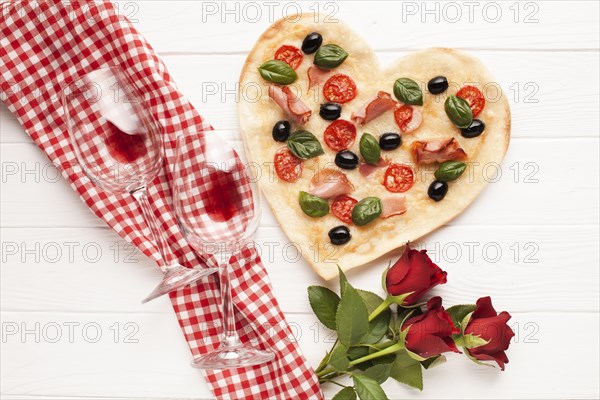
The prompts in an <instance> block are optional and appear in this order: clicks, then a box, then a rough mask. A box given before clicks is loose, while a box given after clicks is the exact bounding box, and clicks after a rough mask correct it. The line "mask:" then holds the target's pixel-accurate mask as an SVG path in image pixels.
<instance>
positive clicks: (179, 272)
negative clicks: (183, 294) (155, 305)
mask: <svg viewBox="0 0 600 400" xmlns="http://www.w3.org/2000/svg"><path fill="white" fill-rule="evenodd" d="M215 272H217V268H201V269H193V268H186V267H184V266H182V265H175V266H171V267H170V268H169V269H168V270H167V272H165V274H164V276H163V279H162V281H161V282H160V283H159V284H158V286H156V287H155V288H154V290H153V291H152V292H151V293H150V294H149V295H148V296H147V297H146V298H145V299H144V300H142V304H145V303H147V302H149V301H151V300H154V299H156V298H157V297H160V296H163V295H165V294H167V293H170V292H172V291H174V290H177V289H181V288H183V287H184V286H187V285H189V284H190V283H194V282H196V281H198V280H200V279H202V278H204V277H205V276H208V275H211V274H214V273H215Z"/></svg>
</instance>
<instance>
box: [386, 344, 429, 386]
mask: <svg viewBox="0 0 600 400" xmlns="http://www.w3.org/2000/svg"><path fill="white" fill-rule="evenodd" d="M390 377H391V378H394V379H395V380H397V381H398V382H400V383H404V384H405V385H408V386H412V387H414V388H417V389H419V390H423V370H422V369H421V363H419V362H418V361H415V360H413V359H412V358H410V357H409V356H408V353H407V352H406V351H405V350H403V351H401V352H399V353H398V354H397V355H396V360H395V361H394V362H393V363H392V368H391V371H390Z"/></svg>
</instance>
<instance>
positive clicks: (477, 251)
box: [0, 1, 600, 399]
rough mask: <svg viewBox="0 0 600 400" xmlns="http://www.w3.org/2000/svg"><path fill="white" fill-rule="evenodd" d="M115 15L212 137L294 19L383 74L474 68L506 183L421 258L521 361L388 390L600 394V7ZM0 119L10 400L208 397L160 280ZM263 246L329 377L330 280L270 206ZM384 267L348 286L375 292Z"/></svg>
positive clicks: (141, 11) (162, 10)
mask: <svg viewBox="0 0 600 400" xmlns="http://www.w3.org/2000/svg"><path fill="white" fill-rule="evenodd" d="M120 6H121V11H122V12H123V13H124V14H125V15H126V16H128V17H129V18H130V19H132V20H133V21H134V22H135V26H136V27H137V29H139V31H141V32H142V33H143V34H144V35H145V36H146V37H147V39H148V40H149V41H150V43H151V44H152V45H153V46H154V48H155V49H156V50H157V51H158V53H159V54H160V55H161V56H162V58H163V59H164V61H165V63H166V64H167V66H168V68H169V70H170V72H171V73H172V74H173V75H174V77H175V80H176V82H177V84H178V86H179V88H180V89H181V90H182V91H183V93H184V94H185V95H186V96H187V97H188V98H189V99H190V100H191V101H192V103H193V104H194V105H195V106H196V107H197V109H198V110H199V111H200V113H201V114H203V115H204V116H205V117H206V118H207V119H208V120H209V121H211V122H212V123H213V125H214V126H215V127H216V128H236V127H237V120H236V99H235V94H234V88H235V83H236V81H237V79H238V74H239V71H240V68H241V66H242V63H243V61H244V58H245V56H246V54H247V52H248V51H249V49H250V48H251V46H252V45H253V43H254V41H255V40H256V39H257V37H258V36H259V34H260V33H261V32H262V31H263V30H264V29H265V28H266V27H267V26H268V25H269V24H270V22H272V20H273V19H274V18H279V17H281V16H285V15H288V14H292V13H293V12H294V11H295V9H296V8H297V7H299V6H301V7H302V9H303V10H304V12H314V10H315V9H316V8H317V7H320V9H321V11H322V12H324V13H326V14H330V13H334V14H335V15H334V18H341V19H343V20H345V21H346V22H348V23H349V24H350V25H352V26H354V27H355V29H356V30H357V31H358V32H359V33H361V34H362V35H364V37H365V38H366V39H367V41H369V42H371V43H372V44H373V47H374V48H375V50H376V52H377V55H378V56H379V57H380V59H381V61H382V62H383V63H386V62H389V61H391V60H394V59H396V58H397V57H401V56H403V55H405V54H407V53H408V52H410V51H413V50H417V49H421V48H425V47H430V46H448V47H455V48H461V49H465V50H468V51H470V52H471V53H473V54H474V55H476V56H477V57H480V58H481V59H482V60H483V61H484V62H485V63H486V64H487V65H488V67H489V68H490V69H491V70H492V71H493V73H494V75H495V76H496V77H497V79H498V80H499V83H500V84H501V85H502V87H503V88H504V90H505V91H506V93H507V94H508V96H509V97H510V99H511V107H512V113H513V131H512V142H511V146H510V149H509V152H508V155H507V158H506V160H505V162H504V164H503V166H502V176H501V178H500V180H499V181H498V182H496V183H494V184H491V185H489V187H488V188H487V189H486V191H485V192H484V193H483V195H482V196H481V197H480V198H479V199H478V200H477V201H476V202H475V203H474V204H473V205H472V206H471V207H470V208H469V209H468V210H467V211H466V212H465V213H464V214H463V215H462V216H460V217H459V218H458V219H456V220H455V221H453V222H452V223H451V224H449V225H448V226H445V227H443V228H442V229H440V230H439V231H437V232H435V233H432V234H431V235H429V236H428V237H426V238H425V239H424V240H423V241H422V242H421V243H420V245H422V246H425V247H426V248H428V249H429V250H430V254H431V255H432V257H433V258H434V261H436V262H438V263H439V264H441V265H442V266H443V268H444V269H446V270H447V271H448V272H449V281H448V284H446V285H444V286H441V287H438V288H437V289H436V290H435V293H436V294H441V295H442V296H443V297H444V301H445V304H447V305H450V304H455V303H460V302H474V300H476V299H477V298H478V297H479V296H482V295H488V294H489V295H491V296H492V298H493V301H494V305H495V306H496V307H497V308H498V309H500V310H508V311H510V313H511V314H512V316H513V319H512V320H511V323H512V326H513V328H514V330H515V331H516V333H517V335H516V336H515V339H514V343H513V344H512V346H511V348H510V350H509V352H508V356H509V358H510V363H509V364H508V366H507V369H506V371H505V372H504V373H501V372H499V370H497V369H492V368H483V367H478V366H476V365H475V364H473V363H470V362H469V361H468V360H466V358H464V357H461V356H458V355H450V356H449V357H448V358H449V361H448V363H446V364H445V365H443V366H440V367H438V368H435V369H433V370H431V371H427V372H426V373H425V390H424V392H422V393H421V392H418V391H415V390H412V389H409V388H407V387H404V386H401V385H399V384H396V383H394V382H388V383H387V384H386V389H387V391H388V393H390V394H391V397H393V398H398V399H400V398H540V399H542V398H598V396H599V389H598V372H599V371H598V357H599V355H598V342H599V338H598V325H599V319H598V315H599V314H598V311H599V302H598V300H599V299H598V293H599V286H598V285H599V277H598V275H599V267H598V266H599V254H598V246H599V244H598V241H599V204H598V201H599V200H598V191H599V172H598V170H599V168H598V156H599V151H598V149H599V122H598V112H599V94H600V90H599V74H598V72H599V71H598V68H599V42H598V41H599V21H598V14H599V6H598V2H596V1H569V2H567V1H553V2H543V1H534V2H522V3H513V2H507V3H504V2H496V3H485V2H480V3H479V2H478V3H476V4H474V5H472V4H471V5H469V3H468V2H453V3H437V2H435V3H434V2H428V3H427V5H424V4H422V3H421V2H378V3H377V2H375V3H372V4H370V5H369V6H365V5H361V4H360V3H346V2H337V3H334V2H328V3H325V2H321V3H320V4H318V3H317V2H312V1H308V2H302V3H280V2H271V3H268V4H263V3H238V2H228V3H227V4H224V3H222V2H204V3H203V2H200V1H170V2H167V1H148V2H141V1H140V2H135V1H129V2H126V1H123V2H121V3H120ZM427 10H429V12H427ZM498 10H499V11H500V13H501V14H498ZM457 12H460V14H457ZM436 20H437V21H436ZM423 21H424V22H423ZM0 112H1V135H0V139H1V143H2V146H1V166H2V188H1V235H2V239H1V240H2V268H1V319H2V343H1V346H2V348H1V357H2V361H1V393H2V398H3V399H4V398H5V399H53V398H57V399H58V398H60V399H65V398H69V399H70V398H86V399H89V398H95V399H96V398H98V399H104V398H127V399H134V398H136V399H137V398H159V399H167V398H173V399H174V398H190V399H192V398H193V399H207V398H211V394H210V392H209V390H208V388H207V386H206V385H205V384H204V382H203V380H202V378H201V375H200V372H199V371H197V370H194V369H192V368H190V367H189V361H190V354H189V352H188V349H187V346H186V343H185V341H184V340H183V337H182V335H181V332H180V330H179V327H178V325H177V321H176V319H175V316H174V314H173V312H172V310H171V307H170V305H169V302H168V300H167V299H161V300H158V301H155V302H152V303H150V304H147V305H141V304H140V302H139V301H140V299H141V298H142V297H143V296H144V295H145V294H146V293H147V292H148V291H149V290H150V288H152V287H153V285H154V284H155V283H156V282H157V280H158V278H159V275H160V272H159V271H158V269H157V268H155V266H154V265H153V264H152V263H151V262H149V261H148V260H146V259H145V258H144V257H143V256H141V255H140V254H139V253H137V252H136V251H135V250H132V249H131V247H129V246H128V245H127V244H126V243H125V242H124V241H123V240H121V239H120V238H119V237H118V236H117V235H116V234H115V233H113V232H112V231H111V230H110V229H108V228H106V227H105V226H104V225H103V223H102V221H100V220H99V219H96V218H95V217H94V216H93V215H92V214H91V212H89V211H88V210H87V208H86V207H85V206H84V205H83V204H82V203H81V202H80V201H79V200H78V198H77V196H76V195H75V193H74V192H73V191H71V189H70V188H69V187H68V185H67V184H66V183H65V182H64V181H63V180H62V179H60V178H59V177H58V176H57V172H56V170H55V169H54V167H53V166H52V165H50V164H49V163H48V161H47V160H46V159H45V157H44V155H43V154H42V152H41V151H39V150H38V149H37V148H36V147H35V146H34V145H33V143H32V142H31V140H30V139H29V138H28V137H27V135H26V134H25V133H24V132H23V129H22V128H21V127H20V126H19V125H18V124H17V122H16V120H15V119H14V118H13V117H12V116H11V115H10V114H9V113H8V112H7V110H6V108H4V106H2V109H1V111H0ZM258 241H259V243H260V244H262V245H263V246H264V248H263V259H264V262H265V265H266V267H267V268H268V270H269V274H270V276H271V279H272V281H273V286H274V289H275V294H276V296H277V297H278V299H279V301H280V304H281V306H282V307H283V310H284V312H285V313H286V316H287V318H288V319H289V322H290V324H291V326H292V329H293V330H294V331H295V332H296V334H297V337H298V340H299V341H300V344H301V347H302V349H303V350H304V352H305V354H306V356H307V358H308V359H309V360H310V362H311V363H312V364H313V365H316V363H317V362H318V361H319V360H320V358H321V357H322V356H323V354H324V352H325V350H326V348H328V347H329V346H330V344H329V342H330V340H331V338H329V337H328V336H327V332H326V331H325V330H324V328H322V327H320V326H319V324H318V323H317V321H316V319H315V318H314V317H313V316H312V314H311V312H310V308H309V305H308V301H307V298H306V287H307V286H308V285H311V284H316V283H319V279H318V278H317V277H316V275H314V274H313V273H312V272H311V270H310V268H309V267H308V266H307V265H306V264H305V263H304V262H303V261H302V260H298V259H297V253H296V252H295V251H294V250H293V247H290V246H286V243H288V240H287V238H286V237H285V236H284V235H283V234H282V232H281V230H280V229H279V227H278V226H277V225H276V223H275V221H274V219H273V217H272V215H271V214H270V212H269V211H268V210H267V211H266V212H265V215H264V219H263V222H262V226H261V228H260V230H259V234H258ZM269 249H270V251H269ZM385 264H387V263H386V262H381V263H378V264H376V265H373V266H371V267H370V268H367V269H362V270H360V271H356V272H353V273H351V274H350V275H349V277H350V279H351V281H352V282H354V283H355V285H356V286H358V287H361V288H370V289H372V290H379V289H378V285H379V276H380V273H381V272H382V270H383V268H384V266H385ZM334 390H335V389H332V390H328V391H326V393H327V395H328V396H329V397H331V396H332V395H333V393H334Z"/></svg>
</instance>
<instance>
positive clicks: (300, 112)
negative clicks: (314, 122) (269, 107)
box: [269, 85, 312, 125]
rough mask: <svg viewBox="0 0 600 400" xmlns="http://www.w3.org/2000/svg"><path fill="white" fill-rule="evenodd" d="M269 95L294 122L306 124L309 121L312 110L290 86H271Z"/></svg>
mask: <svg viewBox="0 0 600 400" xmlns="http://www.w3.org/2000/svg"><path fill="white" fill-rule="evenodd" d="M269 97H270V98H272V99H273V101H275V103H277V105H278V106H279V108H281V109H282V110H283V111H284V112H285V113H286V114H287V116H288V117H289V118H290V119H291V120H293V121H294V122H296V123H298V124H301V125H304V124H306V123H307V122H308V120H309V118H310V115H311V114H312V111H311V110H310V108H308V106H307V105H306V104H305V103H304V102H303V101H302V99H300V98H299V97H298V96H296V95H295V94H294V93H293V92H292V91H291V90H290V88H289V87H288V86H283V87H282V86H276V85H271V86H269Z"/></svg>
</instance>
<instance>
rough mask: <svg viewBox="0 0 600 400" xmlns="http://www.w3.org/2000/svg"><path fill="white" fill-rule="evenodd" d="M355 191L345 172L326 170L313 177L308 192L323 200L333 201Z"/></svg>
mask: <svg viewBox="0 0 600 400" xmlns="http://www.w3.org/2000/svg"><path fill="white" fill-rule="evenodd" d="M353 190H354V186H353V185H352V183H350V181H349V180H348V177H347V176H346V175H345V174H344V173H343V172H340V171H337V170H335V169H330V168H326V169H324V170H322V171H321V172H319V173H318V174H316V175H315V176H313V177H312V179H311V180H310V189H309V191H308V192H309V193H310V194H312V195H313V196H317V197H320V198H322V199H331V198H334V197H337V196H339V195H342V194H349V193H352V191H353Z"/></svg>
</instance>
